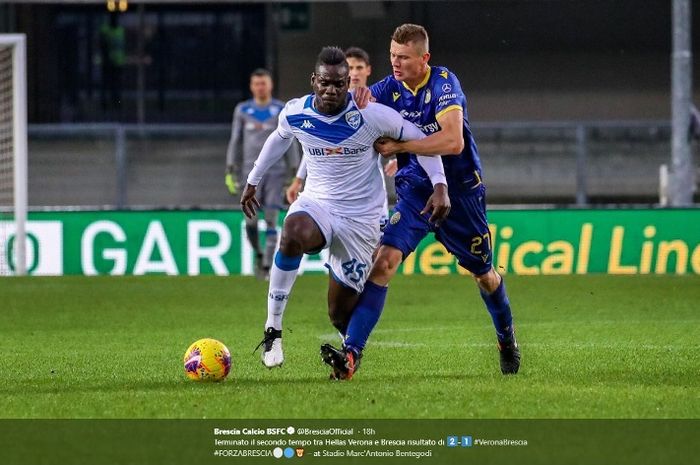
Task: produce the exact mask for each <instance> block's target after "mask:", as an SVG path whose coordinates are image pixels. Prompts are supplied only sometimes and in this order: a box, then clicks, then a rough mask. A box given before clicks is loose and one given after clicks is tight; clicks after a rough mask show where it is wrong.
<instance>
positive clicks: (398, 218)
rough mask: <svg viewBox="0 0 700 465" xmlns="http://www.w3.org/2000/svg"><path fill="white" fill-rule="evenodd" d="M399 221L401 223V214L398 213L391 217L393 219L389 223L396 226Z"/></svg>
mask: <svg viewBox="0 0 700 465" xmlns="http://www.w3.org/2000/svg"><path fill="white" fill-rule="evenodd" d="M399 221H401V212H396V213H394V214H393V215H391V219H390V220H389V223H391V224H396V223H398V222H399Z"/></svg>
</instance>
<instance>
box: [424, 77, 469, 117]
mask: <svg viewBox="0 0 700 465" xmlns="http://www.w3.org/2000/svg"><path fill="white" fill-rule="evenodd" d="M431 103H432V104H433V109H434V111H435V117H436V118H437V117H438V116H439V115H440V114H443V113H446V112H448V111H451V110H456V109H458V108H461V109H462V112H464V114H466V111H467V101H466V97H465V96H464V92H462V86H461V85H460V83H459V79H457V76H455V75H454V74H452V73H451V72H449V71H448V70H446V69H444V70H443V71H442V72H440V73H439V78H438V79H436V80H435V82H434V84H433V101H432V102H431Z"/></svg>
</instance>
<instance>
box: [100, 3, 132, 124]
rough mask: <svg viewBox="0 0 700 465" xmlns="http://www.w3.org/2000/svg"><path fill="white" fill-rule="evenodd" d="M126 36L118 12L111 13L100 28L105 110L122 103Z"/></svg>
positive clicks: (117, 106)
mask: <svg viewBox="0 0 700 465" xmlns="http://www.w3.org/2000/svg"><path fill="white" fill-rule="evenodd" d="M124 36H125V34H124V28H123V27H122V26H120V25H119V16H118V14H117V13H111V14H110V15H109V22H105V23H104V24H102V27H101V28H100V55H101V58H102V60H101V61H102V109H103V110H107V108H108V107H111V108H119V107H120V104H121V92H122V70H123V69H124V64H125V63H126V52H125V48H126V46H125V39H124ZM108 93H109V98H108V97H107V94H108Z"/></svg>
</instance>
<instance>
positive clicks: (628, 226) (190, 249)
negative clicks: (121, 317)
mask: <svg viewBox="0 0 700 465" xmlns="http://www.w3.org/2000/svg"><path fill="white" fill-rule="evenodd" d="M489 220H490V223H491V229H490V232H489V233H488V234H486V235H484V236H477V237H472V238H467V247H470V248H473V250H474V251H475V252H479V253H482V254H484V256H483V259H484V260H488V258H491V259H492V260H493V263H494V266H496V268H497V269H498V271H499V272H500V273H502V274H509V273H511V274H518V275H566V274H587V273H609V274H696V275H697V274H700V209H665V210H660V209H659V210H656V209H628V210H510V211H509V210H494V211H491V212H490V213H489ZM397 224H400V221H399V223H397ZM259 229H260V231H261V234H260V236H261V239H260V240H261V241H264V236H265V234H264V231H265V229H266V226H265V223H264V221H262V220H261V221H260V226H259ZM278 229H279V228H278ZM0 230H2V232H3V234H0V261H4V263H9V266H5V267H4V269H7V270H10V273H11V271H12V270H14V254H13V250H14V248H13V246H12V244H13V241H14V229H13V225H12V224H11V223H10V222H3V224H1V225H0ZM27 230H28V234H27V266H28V269H29V271H30V273H31V274H43V275H61V274H66V275H81V274H82V275H125V274H126V275H144V274H169V275H200V274H219V275H229V274H234V275H236V274H242V275H250V274H253V272H254V257H253V250H252V248H251V246H250V245H249V244H248V241H247V240H246V239H245V222H244V218H243V215H242V214H241V213H240V212H237V211H236V212H226V211H140V212H120V211H117V212H113V211H112V212H109V211H105V212H37V213H31V214H30V221H29V223H28V228H27ZM278 237H279V235H278ZM486 242H488V243H490V244H491V250H490V252H488V249H485V248H484V247H483V245H484V243H486ZM487 254H488V255H490V257H488V256H486V255H487ZM326 259H327V250H326V251H323V252H322V253H321V254H320V255H314V256H305V257H304V260H303V261H302V263H301V267H300V272H301V273H325V272H326V270H325V268H324V266H323V265H324V263H325V261H326ZM0 268H3V267H0ZM399 273H401V274H405V275H411V274H426V275H443V274H454V273H460V274H467V273H468V272H467V271H466V270H464V269H462V268H461V267H459V266H457V264H456V261H455V259H454V257H453V256H452V255H450V254H449V253H447V251H446V250H445V248H444V247H443V246H442V244H440V243H439V242H436V241H435V238H434V236H433V235H432V234H430V235H429V236H428V237H426V238H425V239H424V240H423V241H422V242H421V243H420V244H419V246H418V248H417V249H416V251H415V253H413V254H411V255H410V256H409V257H408V258H407V259H406V261H405V262H404V263H403V265H402V267H401V269H400V270H399Z"/></svg>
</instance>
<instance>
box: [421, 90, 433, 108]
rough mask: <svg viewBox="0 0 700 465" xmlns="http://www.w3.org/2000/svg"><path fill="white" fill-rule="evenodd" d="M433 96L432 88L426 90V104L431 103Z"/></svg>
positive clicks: (424, 100) (424, 101)
mask: <svg viewBox="0 0 700 465" xmlns="http://www.w3.org/2000/svg"><path fill="white" fill-rule="evenodd" d="M432 97H433V94H431V93H430V89H428V90H426V91H425V98H424V99H423V103H425V104H426V105H427V104H428V103H430V99H431V98H432Z"/></svg>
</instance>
